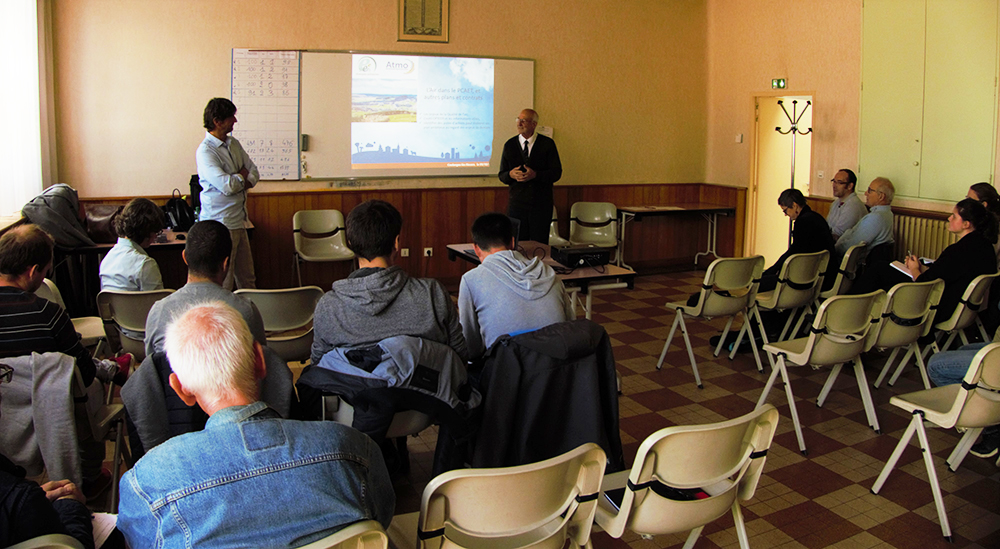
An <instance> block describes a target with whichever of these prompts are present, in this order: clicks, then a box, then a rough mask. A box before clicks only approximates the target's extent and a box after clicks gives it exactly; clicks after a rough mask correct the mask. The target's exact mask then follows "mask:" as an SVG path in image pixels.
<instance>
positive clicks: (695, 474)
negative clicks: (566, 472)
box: [596, 404, 778, 549]
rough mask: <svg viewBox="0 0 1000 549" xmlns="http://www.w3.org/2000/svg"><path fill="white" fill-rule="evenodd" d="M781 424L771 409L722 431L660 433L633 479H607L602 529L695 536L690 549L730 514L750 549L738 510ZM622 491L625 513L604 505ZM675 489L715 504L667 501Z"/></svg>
mask: <svg viewBox="0 0 1000 549" xmlns="http://www.w3.org/2000/svg"><path fill="white" fill-rule="evenodd" d="M777 424H778V410H776V409H775V408H774V406H771V405H770V404H768V405H766V406H763V407H761V408H760V409H758V410H756V411H754V412H751V413H749V414H746V415H744V416H742V417H738V418H736V419H732V420H729V421H723V422H721V423H712V424H709V425H691V426H678V427H667V428H666V429H660V430H659V431H657V432H655V433H653V434H652V435H650V436H649V437H647V438H646V440H644V441H643V442H642V445H640V446H639V451H638V453H637V454H636V457H635V462H634V464H633V465H632V470H631V471H620V472H618V473H614V474H611V475H608V476H606V477H605V478H604V484H603V485H602V486H601V492H602V494H601V495H602V497H601V498H599V499H598V502H599V506H598V508H597V516H596V519H597V524H598V525H599V526H600V527H601V528H602V529H604V531H605V532H607V533H608V535H610V536H612V537H616V538H620V537H622V535H623V534H624V533H625V530H632V531H633V532H635V533H637V534H640V535H643V536H650V535H658V534H673V533H678V532H686V531H689V530H690V531H691V533H690V535H689V536H688V539H687V543H685V545H684V547H686V548H690V547H692V546H694V543H695V541H696V540H697V539H698V536H699V535H700V534H701V531H702V529H703V528H704V527H705V525H706V524H708V523H710V522H712V521H714V520H716V519H718V518H719V517H721V516H722V515H724V514H725V513H726V511H727V510H732V513H733V521H734V522H735V524H736V534H737V537H738V538H739V542H740V547H741V548H742V549H748V548H749V542H748V538H747V531H746V526H745V525H744V523H743V513H742V512H741V511H740V502H741V501H747V500H749V499H750V498H752V497H753V495H754V491H755V490H756V489H757V481H758V480H760V476H761V473H762V472H763V470H764V461H765V460H766V456H767V451H768V448H770V447H771V441H772V440H773V438H774V431H775V428H776V427H777ZM616 489H624V496H623V497H622V500H621V504H620V506H619V505H617V504H612V503H611V502H610V500H608V499H607V498H605V497H603V496H604V495H605V494H606V493H607V492H608V491H609V490H616ZM676 489H681V490H702V491H704V492H705V493H707V494H708V495H709V497H708V498H707V499H693V500H689V501H681V500H677V499H671V498H670V497H666V496H665V495H661V494H667V495H669V493H670V492H672V491H674V490H676ZM616 506H617V507H619V508H620V510H617V511H616V509H615V507H616Z"/></svg>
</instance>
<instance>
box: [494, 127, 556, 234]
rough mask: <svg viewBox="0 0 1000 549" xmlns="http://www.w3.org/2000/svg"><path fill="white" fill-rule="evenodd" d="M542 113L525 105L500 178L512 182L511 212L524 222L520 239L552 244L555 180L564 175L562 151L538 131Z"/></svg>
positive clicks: (507, 147) (506, 146) (507, 146)
mask: <svg viewBox="0 0 1000 549" xmlns="http://www.w3.org/2000/svg"><path fill="white" fill-rule="evenodd" d="M537 125H538V113H537V112H535V111H534V110H532V109H524V110H523V111H521V114H520V115H519V116H518V117H517V133H518V135H516V136H514V137H511V138H510V139H508V140H507V142H506V143H504V146H503V156H502V157H501V158H500V173H499V174H498V175H499V177H500V181H502V182H503V184H504V185H509V186H510V199H509V201H508V203H507V215H509V216H510V217H513V218H514V219H517V220H519V221H520V222H521V229H520V231H519V232H518V239H519V240H534V241H537V242H542V243H545V244H548V242H549V224H550V223H551V222H552V184H553V183H555V182H556V181H559V178H560V177H562V164H561V163H560V162H559V151H558V150H556V143H555V141H552V139H550V138H548V137H546V136H544V135H540V134H537V133H535V126H537Z"/></svg>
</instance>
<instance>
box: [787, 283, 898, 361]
mask: <svg viewBox="0 0 1000 549" xmlns="http://www.w3.org/2000/svg"><path fill="white" fill-rule="evenodd" d="M884 302H885V292H883V291H882V290H877V291H874V292H872V293H869V294H861V295H835V296H833V297H831V298H830V299H827V300H826V301H824V302H823V304H822V305H820V307H819V311H818V312H817V313H816V318H815V319H814V320H813V323H812V327H811V328H810V330H809V337H808V341H807V342H806V346H805V354H804V359H805V362H804V363H806V364H813V365H816V366H832V365H834V364H841V363H844V362H847V361H849V360H853V359H854V358H855V357H857V356H858V355H859V354H861V352H862V351H864V350H865V349H866V348H867V347H866V344H867V338H868V332H869V331H870V330H871V327H872V325H873V324H874V322H873V321H874V320H875V319H877V318H878V317H879V315H880V314H881V313H882V309H883V306H882V304H883V303H884Z"/></svg>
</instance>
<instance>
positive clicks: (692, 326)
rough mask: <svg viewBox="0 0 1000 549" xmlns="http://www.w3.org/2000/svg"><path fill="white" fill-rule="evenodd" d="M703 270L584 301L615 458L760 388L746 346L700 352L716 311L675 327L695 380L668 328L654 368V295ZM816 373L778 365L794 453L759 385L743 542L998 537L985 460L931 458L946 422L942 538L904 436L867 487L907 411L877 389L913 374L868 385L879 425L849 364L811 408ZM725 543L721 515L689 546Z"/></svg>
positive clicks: (421, 465)
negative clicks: (613, 415) (763, 417)
mask: <svg viewBox="0 0 1000 549" xmlns="http://www.w3.org/2000/svg"><path fill="white" fill-rule="evenodd" d="M703 274H704V273H703V272H702V271H694V272H688V273H677V274H671V275H656V276H647V277H640V278H639V279H638V280H637V282H636V288H635V290H632V291H608V292H602V293H599V294H597V295H596V296H595V298H594V309H595V314H594V320H595V321H597V322H599V323H600V324H602V325H603V326H604V327H605V329H607V331H608V333H609V334H610V335H611V338H612V341H613V343H614V348H615V359H616V361H617V367H618V371H619V372H620V373H621V375H622V378H623V379H622V391H623V395H622V397H621V399H620V409H621V412H620V413H621V421H620V426H621V435H622V442H623V443H624V445H625V457H626V461H627V463H628V464H631V462H632V460H633V458H634V456H635V452H636V449H637V448H638V446H639V443H640V442H641V441H642V440H643V439H644V438H645V437H646V436H647V435H649V434H650V433H652V432H654V431H656V430H657V429H661V428H663V427H668V426H671V425H679V424H692V423H709V422H715V421H721V420H724V419H728V418H733V417H736V416H739V415H742V414H745V413H747V412H750V411H751V410H753V407H754V405H755V403H756V400H757V398H758V397H759V395H760V392H761V390H762V389H763V386H764V382H765V381H766V378H765V377H764V375H763V374H759V373H757V370H756V366H755V364H754V361H753V355H752V354H749V353H748V354H738V355H737V356H736V358H735V359H734V360H733V361H729V360H728V359H727V358H725V357H724V356H723V357H720V358H717V359H716V358H714V357H712V354H711V349H710V348H709V345H708V338H709V337H711V336H712V335H715V334H716V333H718V332H720V331H721V329H722V327H723V326H724V324H725V321H724V320H715V321H712V322H711V323H704V322H699V321H692V322H689V323H688V327H689V330H690V335H691V338H692V343H693V344H694V347H695V349H694V351H695V354H696V356H697V359H698V366H699V370H700V373H701V377H702V380H703V382H704V385H705V388H704V389H701V390H699V389H698V388H697V386H696V385H695V383H694V377H693V376H692V374H691V366H690V364H689V362H688V358H687V353H686V351H685V350H684V347H683V340H682V339H680V337H679V334H678V336H677V337H676V338H675V343H674V344H673V345H671V348H670V351H669V352H668V353H667V357H666V362H665V364H664V367H663V369H662V370H660V371H657V370H656V360H657V357H658V356H659V353H660V350H661V348H662V345H663V340H664V339H665V338H666V336H667V333H668V332H669V330H670V324H671V322H673V316H672V315H670V314H668V312H667V311H666V309H664V308H663V304H664V303H665V302H667V301H679V300H683V299H686V297H687V296H688V295H689V294H691V293H694V292H695V291H697V290H698V288H699V286H700V283H701V280H702V276H703ZM678 344H679V346H678ZM863 360H864V362H865V366H866V374H867V375H868V377H869V381H871V380H874V378H875V377H876V376H877V373H878V371H879V370H880V369H881V366H882V363H883V362H884V360H885V356H884V355H864V356H863ZM827 374H828V371H827V370H819V371H813V370H811V369H806V368H792V369H790V375H791V382H792V387H793V391H794V393H795V395H796V398H797V406H798V410H799V414H800V418H801V420H802V424H803V428H804V431H805V439H806V445H807V447H808V449H809V453H808V456H803V455H802V454H800V453H799V451H798V445H797V443H796V440H795V432H794V430H793V427H792V421H791V417H790V416H789V415H788V405H787V403H786V400H785V395H784V391H783V390H782V386H781V384H780V383H779V384H776V386H775V388H774V390H772V391H771V395H770V396H769V402H771V403H772V404H774V405H775V406H776V407H778V410H779V412H780V414H781V422H780V424H779V426H778V430H777V435H776V436H775V441H774V445H773V446H772V448H771V451H770V452H769V454H768V456H767V464H766V466H765V470H764V476H763V478H762V480H761V482H760V485H759V487H758V489H757V493H756V495H755V497H754V498H753V499H752V500H751V501H749V502H748V503H747V504H746V505H745V506H744V508H743V514H744V518H745V521H746V524H747V529H748V532H749V534H750V545H751V546H752V547H754V548H758V549H761V548H771V547H781V548H802V547H805V548H808V549H819V548H823V547H837V548H873V547H898V548H933V547H954V548H959V547H984V548H986V547H991V548H997V547H1000V470H998V469H997V468H996V466H995V465H994V461H993V460H985V459H979V458H976V457H974V456H971V455H970V456H969V457H967V458H966V460H965V461H964V462H963V463H962V466H961V468H960V469H959V470H958V472H955V473H952V472H950V471H948V470H947V468H946V467H945V466H944V458H945V457H947V455H948V454H949V453H950V452H951V450H952V448H953V447H954V446H955V444H956V443H957V442H958V439H959V436H958V434H957V433H956V432H955V431H953V430H952V431H945V430H942V429H934V430H930V431H929V438H930V441H931V446H932V448H933V449H934V454H935V463H936V465H937V474H938V476H939V478H940V480H941V488H942V490H943V491H944V499H945V505H946V507H947V510H948V517H949V520H950V521H951V527H952V531H953V533H954V543H953V544H948V543H946V542H945V541H944V540H943V538H942V537H941V530H940V527H939V526H938V520H937V514H936V512H935V509H934V502H933V499H932V496H931V491H930V487H929V485H928V484H927V481H926V478H927V473H926V470H925V469H924V463H923V460H922V458H921V455H920V451H919V449H918V448H917V447H916V446H915V445H911V447H910V448H909V449H907V450H906V451H905V452H904V453H903V456H902V458H901V459H900V462H899V465H898V466H897V468H896V470H895V471H893V473H892V475H891V476H890V477H889V480H888V482H887V483H886V485H885V486H884V487H883V489H882V491H881V494H880V495H878V496H876V495H873V494H871V492H870V488H871V486H872V484H873V482H874V481H875V478H876V477H877V476H878V473H879V471H880V470H881V468H882V465H883V463H884V462H885V460H886V458H888V457H889V454H890V453H891V452H892V450H893V449H894V448H895V446H896V443H897V442H898V440H899V436H900V435H901V434H902V431H903V430H904V429H905V428H906V425H907V422H908V421H909V416H908V414H905V413H903V412H902V411H900V410H898V409H897V408H895V407H894V406H891V405H890V404H889V398H890V397H891V396H892V395H894V394H901V393H905V392H909V391H914V390H918V389H920V388H922V386H921V384H920V381H919V376H918V375H917V372H916V370H915V369H914V370H912V371H911V372H909V373H907V374H904V376H903V377H902V378H901V379H900V380H899V382H898V383H897V384H896V386H895V387H883V388H882V389H881V390H877V391H873V393H872V394H873V397H874V399H875V404H876V407H877V410H878V418H879V421H880V422H881V426H882V434H881V435H879V434H876V433H875V432H873V431H872V430H871V429H870V428H869V427H868V425H867V421H866V420H865V414H864V409H863V407H862V403H861V399H860V396H859V394H858V389H857V384H856V382H855V379H854V375H853V373H852V371H851V370H848V369H845V370H844V372H843V373H842V374H841V376H840V378H839V379H838V381H837V383H836V385H835V387H834V390H833V392H831V394H830V397H829V398H828V399H827V402H826V404H825V406H824V407H823V408H822V409H820V408H817V407H816V406H815V405H814V402H815V399H816V397H817V395H818V394H819V391H820V388H821V387H822V385H823V382H824V381H825V380H826V376H827ZM434 442H435V437H434V434H433V433H432V432H428V433H427V434H424V435H421V436H420V437H417V438H412V439H411V440H410V444H409V447H410V452H411V463H412V470H411V472H410V474H409V475H408V476H407V477H405V478H397V479H396V481H395V485H396V491H397V504H396V512H397V513H405V512H410V511H415V510H418V509H419V507H420V493H421V490H422V489H423V487H424V485H425V484H426V483H427V481H428V476H429V470H430V464H431V459H432V457H433V449H434ZM685 537H686V533H683V534H678V535H666V536H657V537H654V538H653V539H651V540H645V539H642V538H639V537H638V536H636V535H634V534H626V537H625V538H624V540H616V539H612V538H610V537H608V536H607V535H606V534H604V533H595V534H594V546H595V547H597V548H598V549H600V548H611V547H615V548H622V549H626V548H627V547H631V548H633V549H657V548H666V547H680V546H681V545H683V543H684V539H685ZM736 546H738V542H737V539H736V533H735V530H734V529H733V523H732V518H731V515H729V514H727V515H725V516H724V517H723V518H721V519H719V520H718V521H716V523H714V524H711V525H709V526H708V527H706V528H705V531H704V532H703V534H702V537H701V538H700V539H699V540H698V542H697V544H696V547H697V548H700V549H710V548H728V547H736Z"/></svg>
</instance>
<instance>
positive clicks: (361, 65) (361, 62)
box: [358, 57, 378, 72]
mask: <svg viewBox="0 0 1000 549" xmlns="http://www.w3.org/2000/svg"><path fill="white" fill-rule="evenodd" d="M377 68H378V65H377V64H376V63H375V60H374V59H372V58H371V57H362V58H361V59H358V72H375V69H377Z"/></svg>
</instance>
